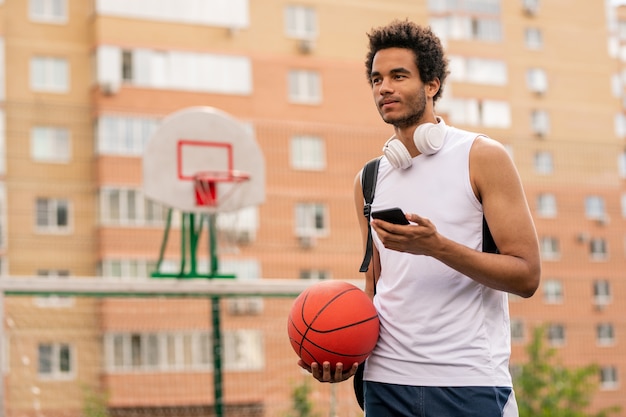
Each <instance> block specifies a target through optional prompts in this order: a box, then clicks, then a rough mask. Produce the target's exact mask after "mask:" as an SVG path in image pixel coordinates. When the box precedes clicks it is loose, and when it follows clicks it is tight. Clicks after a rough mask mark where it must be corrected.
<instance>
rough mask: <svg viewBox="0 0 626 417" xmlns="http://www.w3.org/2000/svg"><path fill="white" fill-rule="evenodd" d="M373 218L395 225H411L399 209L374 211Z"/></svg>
mask: <svg viewBox="0 0 626 417" xmlns="http://www.w3.org/2000/svg"><path fill="white" fill-rule="evenodd" d="M372 218H373V219H380V220H384V221H386V222H389V223H393V224H409V221H408V220H407V219H406V217H405V215H404V212H403V211H402V210H401V209H400V208H398V207H394V208H390V209H385V210H378V211H373V212H372Z"/></svg>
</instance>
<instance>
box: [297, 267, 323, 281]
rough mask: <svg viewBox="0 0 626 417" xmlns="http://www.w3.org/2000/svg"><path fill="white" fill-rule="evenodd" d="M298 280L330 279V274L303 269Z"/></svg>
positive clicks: (319, 270) (317, 270) (318, 270)
mask: <svg viewBox="0 0 626 417" xmlns="http://www.w3.org/2000/svg"><path fill="white" fill-rule="evenodd" d="M300 279H311V280H323V279H330V272H328V271H324V270H321V269H303V270H301V271H300Z"/></svg>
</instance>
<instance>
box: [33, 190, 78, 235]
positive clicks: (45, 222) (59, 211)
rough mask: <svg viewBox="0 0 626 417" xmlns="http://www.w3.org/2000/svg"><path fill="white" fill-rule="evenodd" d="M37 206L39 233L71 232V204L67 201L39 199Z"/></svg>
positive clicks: (36, 220) (36, 217) (36, 219)
mask: <svg viewBox="0 0 626 417" xmlns="http://www.w3.org/2000/svg"><path fill="white" fill-rule="evenodd" d="M35 206H36V207H35V213H36V215H35V225H36V228H37V230H38V231H45V232H67V231H69V228H70V224H69V221H70V219H69V217H70V204H69V202H68V201H67V200H63V199H53V198H38V199H37V201H36V203H35Z"/></svg>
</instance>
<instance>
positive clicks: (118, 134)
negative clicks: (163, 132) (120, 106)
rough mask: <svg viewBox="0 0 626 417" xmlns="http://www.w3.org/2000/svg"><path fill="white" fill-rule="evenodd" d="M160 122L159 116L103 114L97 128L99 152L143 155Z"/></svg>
mask: <svg viewBox="0 0 626 417" xmlns="http://www.w3.org/2000/svg"><path fill="white" fill-rule="evenodd" d="M158 124H159V119H157V118H149V117H135V116H122V115H105V116H101V117H100V118H99V119H98V123H97V128H96V141H97V143H98V153H100V154H113V155H129V156H142V155H143V151H144V148H145V145H146V143H147V142H148V140H149V139H150V137H151V136H152V135H153V134H154V132H155V131H156V129H157V127H158Z"/></svg>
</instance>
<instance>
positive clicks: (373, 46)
mask: <svg viewBox="0 0 626 417" xmlns="http://www.w3.org/2000/svg"><path fill="white" fill-rule="evenodd" d="M367 36H368V37H369V51H368V53H367V56H366V59H365V68H366V76H367V79H368V81H370V82H371V73H372V63H373V61H374V55H376V52H378V51H379V50H381V49H387V48H406V49H410V50H411V51H413V52H414V53H415V58H416V59H415V64H416V65H417V68H418V69H419V73H420V78H421V80H422V82H424V83H426V82H428V81H432V80H434V79H435V78H439V82H440V83H441V87H440V88H439V91H438V92H437V94H435V96H434V97H433V102H436V101H437V99H439V97H441V94H442V93H443V84H444V82H445V80H446V77H447V76H448V74H449V71H448V60H447V58H446V57H445V54H444V51H443V46H442V45H441V41H440V40H439V38H438V37H437V35H435V34H434V33H433V32H432V31H431V29H430V27H423V26H419V25H417V24H415V23H413V22H410V21H408V20H397V19H396V20H394V21H392V22H391V23H389V24H388V25H386V26H381V27H378V28H374V29H372V30H371V31H370V32H369V33H368V34H367Z"/></svg>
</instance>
